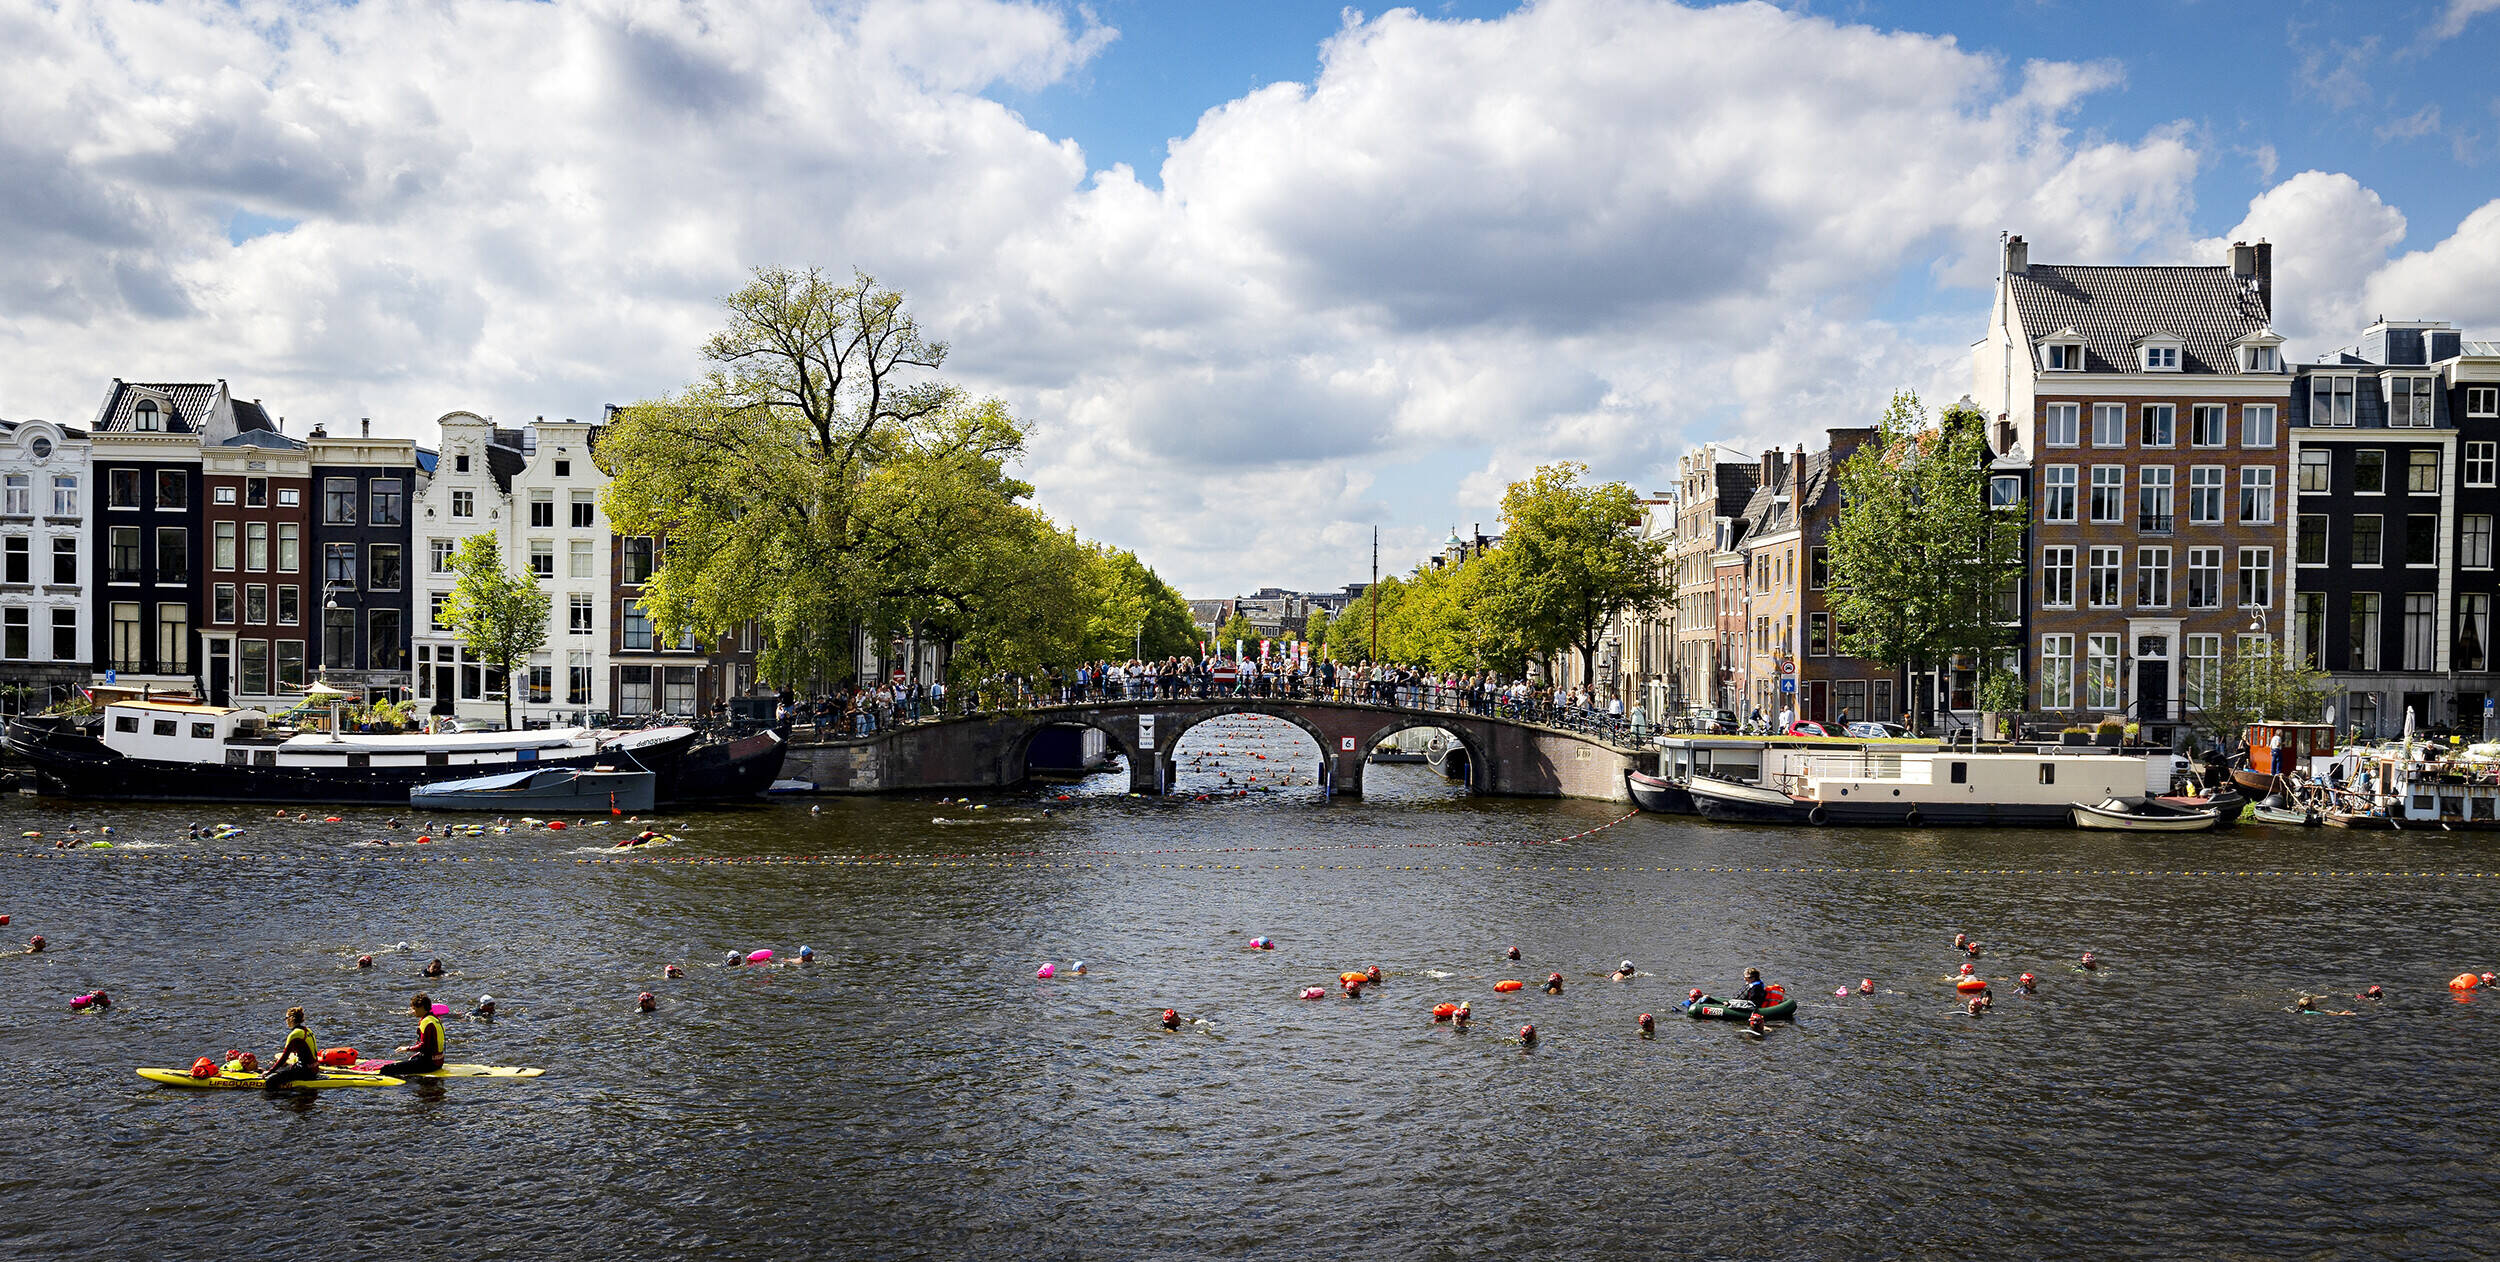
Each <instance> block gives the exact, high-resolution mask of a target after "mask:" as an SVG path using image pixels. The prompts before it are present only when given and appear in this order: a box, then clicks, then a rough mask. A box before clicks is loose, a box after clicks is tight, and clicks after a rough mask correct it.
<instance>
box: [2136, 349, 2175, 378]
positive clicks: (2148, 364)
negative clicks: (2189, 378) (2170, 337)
mask: <svg viewBox="0 0 2500 1262" xmlns="http://www.w3.org/2000/svg"><path fill="white" fill-rule="evenodd" d="M2144 371H2146V372H2177V371H2179V348H2178V347H2176V346H2147V347H2145V348H2144Z"/></svg>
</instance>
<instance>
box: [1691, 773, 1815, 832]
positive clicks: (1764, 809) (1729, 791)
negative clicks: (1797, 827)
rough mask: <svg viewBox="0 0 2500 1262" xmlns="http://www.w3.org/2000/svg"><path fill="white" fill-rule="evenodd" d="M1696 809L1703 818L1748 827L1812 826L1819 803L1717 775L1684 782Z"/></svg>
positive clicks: (1698, 777)
mask: <svg viewBox="0 0 2500 1262" xmlns="http://www.w3.org/2000/svg"><path fill="white" fill-rule="evenodd" d="M1684 790H1685V792H1686V793H1687V794H1688V795H1689V796H1691V798H1692V799H1693V809H1694V810H1695V811H1696V812H1698V813H1699V814H1700V815H1701V817H1702V818H1703V819H1716V820H1727V821H1731V822H1738V823H1749V824H1813V823H1821V822H1822V821H1821V820H1819V819H1816V818H1814V817H1813V815H1814V809H1815V807H1816V805H1817V804H1816V803H1814V802H1811V801H1805V800H1801V799H1798V798H1793V797H1790V796H1789V795H1788V794H1786V793H1783V792H1781V791H1779V790H1778V789H1768V788H1764V787H1763V786H1761V785H1758V784H1745V783H1742V782H1741V781H1736V780H1722V779H1720V778H1718V777H1717V776H1704V775H1694V776H1692V777H1690V778H1688V779H1686V780H1685V781H1684Z"/></svg>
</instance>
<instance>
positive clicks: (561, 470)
mask: <svg viewBox="0 0 2500 1262" xmlns="http://www.w3.org/2000/svg"><path fill="white" fill-rule="evenodd" d="M556 476H557V477H559V478H569V477H572V476H573V462H572V461H570V460H559V461H557V462H556Z"/></svg>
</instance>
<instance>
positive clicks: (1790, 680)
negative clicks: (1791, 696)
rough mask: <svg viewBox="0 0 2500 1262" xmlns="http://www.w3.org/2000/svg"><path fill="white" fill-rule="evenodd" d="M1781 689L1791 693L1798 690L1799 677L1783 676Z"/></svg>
mask: <svg viewBox="0 0 2500 1262" xmlns="http://www.w3.org/2000/svg"><path fill="white" fill-rule="evenodd" d="M1780 691H1781V692H1789V693H1793V692H1795V691H1797V677H1796V676H1794V675H1788V676H1783V677H1782V678H1781V679H1780Z"/></svg>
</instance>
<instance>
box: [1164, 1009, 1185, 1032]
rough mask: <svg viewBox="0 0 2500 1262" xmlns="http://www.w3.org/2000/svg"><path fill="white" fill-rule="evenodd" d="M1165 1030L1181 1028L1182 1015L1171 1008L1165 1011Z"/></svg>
mask: <svg viewBox="0 0 2500 1262" xmlns="http://www.w3.org/2000/svg"><path fill="white" fill-rule="evenodd" d="M1163 1028H1164V1029H1167V1030H1177V1029H1179V1028H1181V1014H1180V1013H1178V1012H1175V1011H1173V1010H1172V1009H1170V1008H1166V1009H1164V1010H1163Z"/></svg>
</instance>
